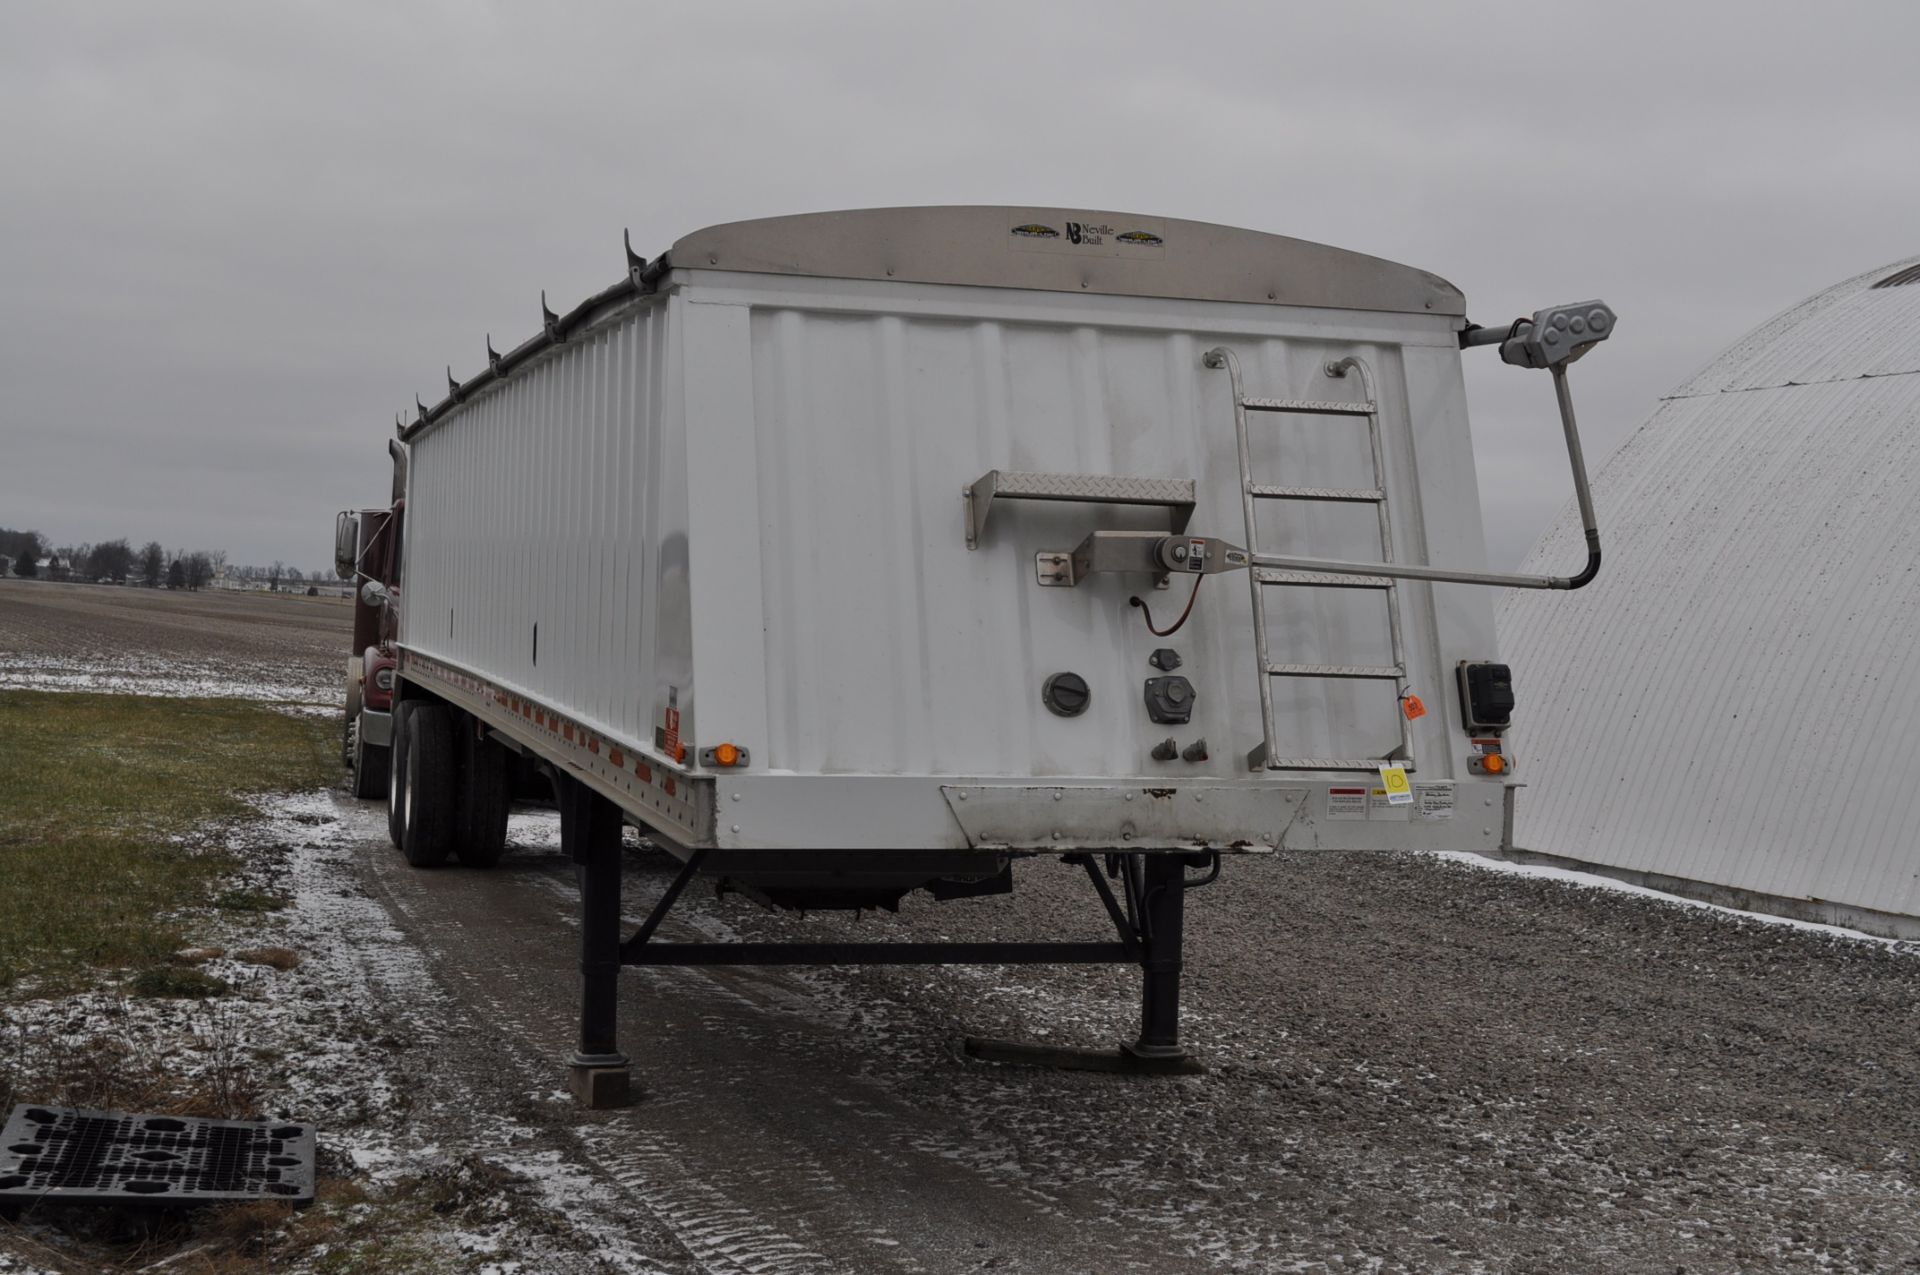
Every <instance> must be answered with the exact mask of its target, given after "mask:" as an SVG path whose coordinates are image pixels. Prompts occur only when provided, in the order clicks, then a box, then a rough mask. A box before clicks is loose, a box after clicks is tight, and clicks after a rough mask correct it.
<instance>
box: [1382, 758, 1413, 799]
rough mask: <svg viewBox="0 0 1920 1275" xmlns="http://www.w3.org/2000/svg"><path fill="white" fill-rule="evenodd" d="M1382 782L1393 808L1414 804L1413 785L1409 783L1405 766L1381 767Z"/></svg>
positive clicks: (1391, 765)
mask: <svg viewBox="0 0 1920 1275" xmlns="http://www.w3.org/2000/svg"><path fill="white" fill-rule="evenodd" d="M1380 782H1381V784H1382V785H1384V786H1385V788H1386V790H1387V804H1389V805H1393V806H1410V805H1412V804H1413V785H1411V784H1409V783H1408V782H1407V768H1406V767H1405V766H1401V765H1396V764H1388V765H1385V766H1382V767H1380Z"/></svg>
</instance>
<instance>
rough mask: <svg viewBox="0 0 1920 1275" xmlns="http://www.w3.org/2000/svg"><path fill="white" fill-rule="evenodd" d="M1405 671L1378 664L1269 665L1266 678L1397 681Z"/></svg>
mask: <svg viewBox="0 0 1920 1275" xmlns="http://www.w3.org/2000/svg"><path fill="white" fill-rule="evenodd" d="M1404 672H1405V670H1404V669H1400V668H1395V667H1391V666H1387V665H1379V664H1269V665H1267V676H1268V677H1377V678H1381V679H1383V680H1398V679H1399V678H1400V677H1401V676H1402V674H1404Z"/></svg>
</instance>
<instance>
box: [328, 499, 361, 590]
mask: <svg viewBox="0 0 1920 1275" xmlns="http://www.w3.org/2000/svg"><path fill="white" fill-rule="evenodd" d="M359 557H360V518H359V515H357V514H355V513H353V512H352V511H351V510H346V511H343V512H342V513H341V514H340V516H339V517H337V518H335V519H334V520H333V570H334V573H335V574H337V575H338V576H339V577H340V578H341V579H342V580H351V579H353V577H354V575H355V574H356V573H357V570H358V568H359V565H360V563H359Z"/></svg>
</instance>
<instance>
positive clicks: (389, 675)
mask: <svg viewBox="0 0 1920 1275" xmlns="http://www.w3.org/2000/svg"><path fill="white" fill-rule="evenodd" d="M373 684H374V685H375V686H377V687H379V688H380V689H381V690H383V691H391V690H392V689H393V665H391V664H389V665H387V666H386V667H385V668H383V669H380V670H378V671H377V672H375V673H374V675H373Z"/></svg>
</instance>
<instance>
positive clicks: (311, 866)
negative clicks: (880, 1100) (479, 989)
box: [0, 792, 661, 1275]
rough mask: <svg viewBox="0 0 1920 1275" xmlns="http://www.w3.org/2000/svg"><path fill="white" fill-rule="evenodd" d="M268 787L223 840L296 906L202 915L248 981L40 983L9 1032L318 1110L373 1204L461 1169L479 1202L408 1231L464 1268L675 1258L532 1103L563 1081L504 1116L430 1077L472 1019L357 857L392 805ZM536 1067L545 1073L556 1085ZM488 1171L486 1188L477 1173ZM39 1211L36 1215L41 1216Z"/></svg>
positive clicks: (562, 1107)
mask: <svg viewBox="0 0 1920 1275" xmlns="http://www.w3.org/2000/svg"><path fill="white" fill-rule="evenodd" d="M255 805H256V806H257V808H258V810H259V814H258V817H256V818H254V819H251V820H246V821H243V822H240V823H238V824H236V825H233V826H230V827H226V828H223V829H220V830H218V831H217V832H216V833H215V834H214V837H213V840H215V841H216V842H217V843H220V844H224V845H225V846H226V847H227V848H229V849H231V850H233V851H234V852H236V853H238V854H239V855H240V856H241V857H242V859H243V860H244V862H245V864H246V867H245V868H244V869H243V871H242V874H241V879H240V881H239V882H238V883H237V884H238V885H240V886H241V887H243V888H245V889H249V890H253V891H258V892H260V893H263V894H268V895H273V896H277V897H279V898H283V899H284V900H285V901H286V906H285V907H284V908H282V909H280V910H278V911H273V912H266V913H258V914H249V915H248V917H247V918H246V919H245V920H244V921H226V920H222V921H216V922H214V923H213V924H212V925H211V926H210V927H208V928H206V929H205V930H203V933H204V934H205V936H206V939H207V941H208V942H209V943H210V944H212V945H215V946H216V947H218V948H219V949H221V950H222V951H223V955H221V956H219V957H215V958H213V959H210V960H206V961H204V962H202V963H200V964H199V966H198V968H200V969H202V970H204V971H205V972H207V973H209V974H212V975H214V976H216V977H218V978H221V979H223V980H225V981H226V982H228V983H230V984H231V985H232V986H233V990H232V992H230V993H229V994H228V995H225V996H222V997H219V998H216V999H211V1000H205V1001H180V1000H148V999H138V998H133V997H130V996H128V995H127V994H126V993H125V992H124V991H123V990H121V989H119V988H106V989H102V990H97V991H93V992H87V993H82V994H79V995H72V996H61V997H48V998H38V999H25V1000H21V1001H17V1002H15V1003H14V1004H12V1005H10V1006H9V1007H8V1012H7V1024H6V1025H7V1028H8V1031H7V1033H6V1036H8V1037H11V1039H10V1040H5V1041H0V1045H4V1047H9V1048H23V1049H42V1050H48V1049H50V1050H57V1051H59V1053H58V1054H57V1055H56V1056H58V1057H68V1058H71V1057H74V1056H76V1055H77V1054H79V1053H82V1052H84V1051H86V1050H88V1049H89V1047H90V1046H92V1045H94V1044H95V1043H96V1042H99V1041H101V1040H102V1039H106V1038H110V1039H112V1040H114V1041H115V1042H116V1043H125V1044H127V1045H130V1046H131V1047H132V1048H133V1051H134V1055H135V1056H136V1057H140V1058H143V1059H148V1060H151V1061H152V1063H153V1064H154V1065H156V1066H157V1067H159V1068H160V1069H161V1070H163V1071H164V1073H165V1074H166V1077H167V1079H168V1080H169V1081H170V1082H171V1086H172V1087H174V1088H176V1089H178V1090H182V1091H198V1092H202V1093H208V1092H213V1093H222V1092H234V1093H245V1092H248V1091H251V1092H254V1093H257V1095H258V1107H259V1110H260V1113H261V1115H262V1116H263V1117H265V1118H270V1119H275V1120H289V1121H296V1120H297V1121H301V1122H304V1123H308V1124H311V1125H313V1126H315V1128H316V1129H317V1131H318V1144H319V1155H320V1170H321V1173H322V1176H323V1177H332V1178H335V1179H340V1180H346V1181H350V1182H355V1183H358V1184H359V1185H360V1186H361V1187H363V1188H365V1189H367V1190H368V1191H369V1192H371V1193H372V1194H371V1199H372V1203H371V1204H369V1205H360V1206H355V1208H356V1209H357V1210H359V1211H361V1212H362V1214H363V1216H364V1213H365V1210H367V1209H377V1208H379V1207H380V1205H381V1200H382V1197H383V1194H384V1195H389V1196H394V1197H396V1198H402V1199H404V1198H406V1196H407V1195H408V1193H410V1192H411V1193H416V1194H417V1193H418V1192H419V1191H420V1190H421V1186H420V1184H421V1183H422V1182H426V1183H428V1184H429V1186H430V1188H431V1189H435V1190H438V1189H440V1187H439V1184H440V1183H441V1182H443V1181H445V1182H453V1183H457V1184H461V1185H460V1186H459V1193H460V1198H461V1199H462V1200H463V1201H464V1200H465V1199H466V1197H467V1196H469V1195H471V1196H472V1197H473V1199H474V1204H473V1206H472V1207H465V1206H463V1207H462V1208H461V1209H459V1210H452V1211H449V1213H448V1215H447V1216H446V1217H445V1218H444V1219H441V1218H438V1217H435V1216H433V1215H431V1214H429V1215H428V1217H427V1218H426V1219H425V1220H419V1219H416V1220H415V1221H414V1222H413V1223H410V1224H409V1226H408V1229H407V1231H406V1234H405V1236H404V1238H405V1240H406V1242H407V1243H408V1244H409V1245H412V1246H414V1247H416V1248H418V1249H420V1250H421V1251H425V1252H432V1253H435V1254H438V1255H439V1256H440V1257H442V1258H444V1259H445V1261H446V1263H447V1264H448V1268H449V1269H459V1270H463V1271H474V1270H477V1271H487V1272H495V1273H496V1275H515V1273H518V1272H533V1271H540V1272H569V1271H576V1270H577V1271H587V1270H595V1271H598V1270H613V1271H630V1272H651V1271H657V1270H659V1269H661V1268H660V1266H659V1264H658V1262H657V1261H655V1260H654V1259H653V1258H652V1257H650V1256H649V1254H648V1253H647V1252H645V1251H644V1250H643V1249H641V1248H638V1247H636V1246H634V1245H633V1244H632V1243H631V1242H630V1241H629V1240H628V1239H627V1238H626V1237H625V1235H624V1233H623V1232H624V1228H623V1226H622V1225H621V1223H620V1221H619V1215H620V1212H621V1209H622V1207H624V1206H622V1205H621V1204H620V1202H619V1201H618V1200H617V1198H616V1196H617V1192H615V1191H614V1190H613V1189H612V1188H610V1187H608V1186H606V1185H604V1184H601V1183H599V1182H597V1181H596V1180H594V1179H593V1178H592V1176H591V1174H589V1173H588V1172H587V1171H586V1170H584V1169H582V1168H580V1167H579V1166H578V1164H577V1163H576V1162H575V1160H576V1159H577V1157H576V1156H575V1155H573V1154H572V1153H570V1152H569V1151H568V1150H566V1149H563V1148H556V1147H553V1146H550V1145H547V1144H549V1143H550V1142H551V1141H552V1139H551V1137H550V1136H549V1134H548V1132H547V1131H543V1130H542V1129H541V1128H539V1127H537V1126H536V1124H534V1123H530V1122H529V1121H528V1120H526V1119H523V1118H520V1117H521V1116H522V1115H523V1114H524V1109H525V1108H527V1107H529V1106H532V1107H538V1106H542V1105H544V1106H547V1107H551V1108H553V1109H555V1110H557V1111H563V1112H567V1113H569V1114H570V1113H571V1105H570V1104H571V1099H570V1098H569V1097H568V1096H567V1095H566V1094H565V1093H564V1092H560V1091H555V1090H553V1088H552V1086H551V1083H550V1077H539V1078H536V1077H532V1076H528V1077H515V1078H511V1079H509V1080H508V1085H509V1087H511V1088H513V1089H515V1090H516V1091H518V1092H521V1093H527V1094H534V1093H537V1095H538V1096H537V1098H535V1099H532V1100H530V1101H528V1102H523V1103H522V1104H520V1105H521V1108H522V1111H520V1112H512V1113H507V1114H500V1112H501V1111H502V1107H501V1105H500V1104H498V1103H494V1102H493V1101H492V1100H491V1099H489V1100H486V1101H475V1100H473V1099H472V1096H471V1095H467V1100H465V1101H461V1100H460V1095H459V1094H458V1093H454V1094H451V1095H449V1094H447V1093H446V1092H445V1091H444V1087H442V1086H437V1085H436V1084H435V1083H434V1081H435V1078H434V1076H433V1060H434V1057H435V1054H436V1050H437V1048H439V1047H441V1046H443V1045H444V1044H445V1043H446V1042H447V1041H448V1039H449V1037H450V1036H451V1035H452V1034H453V1033H455V1032H457V1031H461V1030H471V1029H470V1028H467V1029H462V1028H460V1027H458V1026H456V1025H455V1021H454V1017H453V1015H452V1014H451V1013H450V1009H451V1007H450V1004H449V1001H448V998H447V996H446V993H445V992H444V991H443V990H442V989H441V988H440V986H439V985H438V984H437V983H436V982H435V981H434V980H433V978H432V977H431V976H430V975H429V974H428V973H427V971H426V962H425V960H424V959H423V957H422V955H421V953H420V952H419V951H418V949H417V948H415V947H413V946H412V945H411V944H410V943H409V942H408V941H407V939H406V938H405V936H404V935H402V934H401V932H400V931H399V930H398V929H396V928H395V927H394V925H393V923H392V920H391V919H390V917H389V916H388V914H387V912H386V910H385V909H384V908H383V907H382V906H381V905H380V904H379V903H378V902H377V901H376V900H375V899H373V898H372V897H370V896H369V895H368V893H367V891H366V889H365V887H364V886H363V885H362V883H361V880H360V878H359V876H358V874H357V872H356V870H355V868H354V865H353V855H354V848H355V847H356V846H361V847H364V846H365V845H366V844H367V843H369V842H370V841H374V840H376V839H384V838H385V836H386V829H385V823H384V819H385V815H384V812H383V811H382V810H381V809H380V808H378V807H376V806H370V805H362V804H360V803H356V802H349V801H346V800H342V799H337V798H336V797H335V796H334V795H333V794H331V793H327V792H314V793H305V794H299V795H293V796H281V797H274V798H269V799H262V800H259V801H256V803H255ZM513 825H514V837H515V841H516V843H518V844H541V843H545V842H548V841H557V823H556V821H555V820H554V819H553V817H552V816H550V815H548V816H542V815H539V814H533V815H523V816H515V818H514V821H513ZM263 947H273V948H285V949H287V950H288V951H290V952H292V953H294V954H295V955H296V956H297V957H298V958H299V963H298V964H297V965H296V966H294V967H293V968H292V969H287V970H280V969H276V968H273V967H271V966H269V965H264V964H255V963H250V962H248V961H245V960H241V959H238V956H239V953H240V952H242V951H245V950H257V949H260V948H263ZM539 1079H546V1080H548V1082H549V1083H548V1084H547V1085H546V1086H545V1087H544V1088H540V1087H539V1086H538V1084H537V1081H538V1080H539ZM475 1175H478V1181H479V1186H478V1187H477V1188H470V1187H469V1186H468V1185H467V1184H466V1183H467V1180H468V1179H472V1178H474V1177H475ZM448 1189H453V1188H448ZM350 1212H352V1210H350ZM408 1216H409V1217H412V1216H413V1215H412V1214H409V1215H408ZM24 1225H25V1226H26V1227H27V1229H28V1230H29V1232H30V1233H31V1232H32V1230H33V1228H34V1225H35V1224H34V1223H33V1221H32V1220H31V1218H29V1219H28V1221H27V1222H26V1223H25V1224H24ZM556 1235H557V1236H559V1238H556ZM46 1238H47V1239H49V1240H50V1241H51V1240H54V1239H56V1238H57V1237H54V1236H51V1235H48V1236H46ZM53 1246H54V1247H59V1245H58V1244H57V1243H56V1244H54V1245H53ZM324 1258H325V1255H324V1253H318V1252H315V1253H308V1254H304V1255H301V1254H295V1255H293V1260H292V1262H291V1264H287V1263H277V1264H276V1267H275V1268H276V1269H286V1270H292V1271H302V1270H307V1269H310V1267H309V1265H308V1262H309V1260H311V1261H315V1262H319V1263H320V1267H321V1268H323V1269H333V1268H332V1267H331V1266H327V1265H326V1264H325V1260H324ZM475 1262H478V1263H479V1264H478V1265H475ZM9 1263H11V1264H9ZM23 1263H24V1259H22V1258H13V1257H7V1256H5V1255H0V1275H37V1268H35V1267H33V1266H30V1265H26V1264H23Z"/></svg>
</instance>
